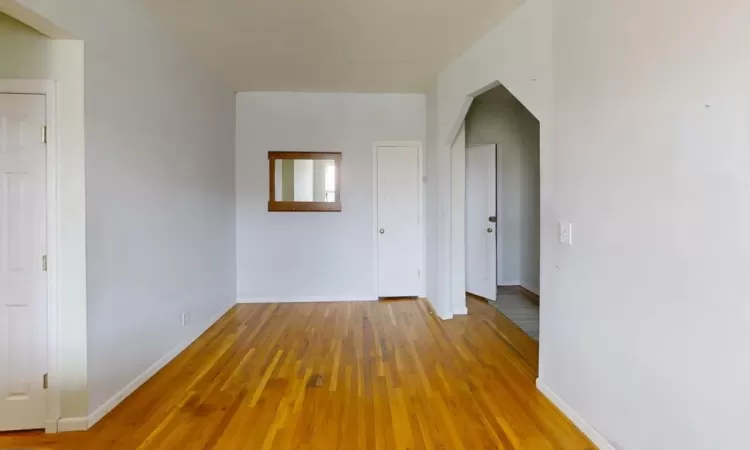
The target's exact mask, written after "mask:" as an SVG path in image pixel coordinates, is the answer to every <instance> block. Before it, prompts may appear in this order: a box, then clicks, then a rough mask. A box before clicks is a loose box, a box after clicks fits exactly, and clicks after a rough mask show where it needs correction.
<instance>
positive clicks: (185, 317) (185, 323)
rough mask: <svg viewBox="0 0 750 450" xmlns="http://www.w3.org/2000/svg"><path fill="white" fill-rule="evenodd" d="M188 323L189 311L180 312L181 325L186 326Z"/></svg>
mask: <svg viewBox="0 0 750 450" xmlns="http://www.w3.org/2000/svg"><path fill="white" fill-rule="evenodd" d="M189 323H190V313H186V312H184V313H182V326H183V327H186V326H187V325H188V324H189Z"/></svg>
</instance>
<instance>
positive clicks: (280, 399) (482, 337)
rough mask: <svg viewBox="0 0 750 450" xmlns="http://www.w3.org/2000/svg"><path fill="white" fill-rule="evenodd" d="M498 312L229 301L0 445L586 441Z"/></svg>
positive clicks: (534, 444)
mask: <svg viewBox="0 0 750 450" xmlns="http://www.w3.org/2000/svg"><path fill="white" fill-rule="evenodd" d="M499 319H501V317H500V314H499V313H497V312H496V311H494V309H493V308H491V307H490V306H489V305H486V304H484V305H482V304H480V303H479V302H475V301H471V302H470V313H469V315H468V316H463V317H459V318H456V319H454V320H451V321H448V322H441V321H440V320H439V319H438V318H436V316H435V315H434V313H433V312H432V311H431V310H430V309H429V307H428V306H427V303H426V302H424V301H420V300H404V301H391V302H373V303H314V304H265V305H237V306H236V307H234V308H233V309H232V310H231V311H230V312H228V313H227V314H226V315H225V316H224V317H222V318H221V319H220V320H219V321H218V322H217V323H216V324H215V325H214V326H213V327H211V328H210V329H209V330H208V331H207V332H206V333H205V334H204V335H203V336H202V337H201V338H200V339H198V340H197V341H196V342H195V343H194V344H193V345H191V346H190V347H189V348H188V349H186V350H185V351H184V352H183V353H182V354H180V355H179V356H178V357H177V358H175V360H174V361H172V362H171V363H170V364H169V365H167V366H166V367H165V368H164V369H163V370H161V371H160V372H159V373H157V374H156V375H155V376H154V377H153V378H152V379H151V380H149V381H148V382H147V383H146V384H144V385H143V386H142V387H141V388H140V389H138V390H137V391H136V392H135V393H133V395H131V396H130V397H129V398H127V399H126V400H125V401H124V402H123V403H122V404H121V405H120V406H118V407H117V408H115V410H114V411H112V413H110V414H109V415H108V416H106V417H105V418H104V419H102V420H101V421H100V422H99V423H98V424H97V425H96V426H95V427H94V428H92V429H91V430H89V431H87V432H83V433H66V434H61V435H48V436H45V435H38V434H22V435H5V436H0V448H7V447H33V448H49V449H71V450H74V449H75V450H78V449H105V448H106V449H325V450H332V449H346V450H350V449H351V450H354V449H384V450H386V449H387V450H391V449H415V450H416V449H459V450H461V449H467V450H468V449H471V450H474V449H534V450H544V449H572V450H577V449H593V448H595V447H594V446H593V445H592V444H591V443H590V442H589V441H588V440H587V439H586V438H585V437H584V436H583V435H582V434H581V433H580V432H579V431H578V430H577V429H576V428H575V427H574V426H573V425H572V424H571V423H570V422H569V421H568V420H567V419H566V418H565V417H564V416H562V415H561V414H560V413H559V412H558V411H557V410H556V409H555V408H554V407H553V406H552V405H551V404H550V403H549V402H548V401H547V400H546V399H545V398H544V397H543V396H542V394H540V393H539V392H538V391H537V390H536V388H535V385H534V381H535V373H536V370H535V369H534V368H533V367H532V366H530V365H529V364H528V363H527V362H526V361H525V360H524V359H523V358H521V357H520V356H519V354H518V353H517V352H516V351H515V350H513V349H512V348H511V346H510V344H509V343H508V342H507V341H506V340H505V339H504V338H503V335H502V334H503V331H502V330H501V327H499V326H498V324H497V323H500V322H498V320H499Z"/></svg>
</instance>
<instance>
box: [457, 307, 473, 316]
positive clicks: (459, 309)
mask: <svg viewBox="0 0 750 450" xmlns="http://www.w3.org/2000/svg"><path fill="white" fill-rule="evenodd" d="M467 314H469V308H467V307H466V306H459V307H457V308H454V309H453V315H454V316H465V315H467Z"/></svg>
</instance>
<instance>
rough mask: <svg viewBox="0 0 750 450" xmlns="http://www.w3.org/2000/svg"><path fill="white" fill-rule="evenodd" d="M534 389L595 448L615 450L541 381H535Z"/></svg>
mask: <svg viewBox="0 0 750 450" xmlns="http://www.w3.org/2000/svg"><path fill="white" fill-rule="evenodd" d="M536 388H537V389H538V390H539V392H541V393H542V394H544V396H545V397H547V399H548V400H549V401H550V402H552V404H553V405H555V406H556V407H557V409H559V410H560V412H562V413H563V414H564V415H565V416H566V417H567V418H568V419H570V421H571V422H573V424H574V425H575V426H577V427H578V429H579V430H581V432H582V433H583V434H585V435H586V437H588V438H589V439H590V440H591V442H593V443H594V445H596V446H597V447H599V449H600V450H616V449H615V447H614V446H613V445H612V444H610V442H609V441H608V440H607V439H606V438H605V437H604V436H602V435H601V434H599V432H598V431H596V428H594V427H593V426H591V424H590V423H588V422H586V420H584V418H583V417H581V416H580V415H578V413H577V412H575V411H574V410H573V408H571V407H570V406H569V405H568V404H567V403H565V401H563V399H561V398H560V397H558V395H557V394H555V393H554V392H553V391H552V389H550V388H549V386H547V385H546V384H544V383H543V382H542V380H541V379H539V378H537V379H536Z"/></svg>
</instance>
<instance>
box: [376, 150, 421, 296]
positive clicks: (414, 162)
mask: <svg viewBox="0 0 750 450" xmlns="http://www.w3.org/2000/svg"><path fill="white" fill-rule="evenodd" d="M420 178H421V177H420V167H419V150H418V148H416V147H378V149H377V203H378V204H377V224H378V226H377V239H378V242H377V243H378V245H377V247H378V295H379V296H380V297H410V296H418V295H419V294H420V291H421V289H420V284H421V283H420V280H421V272H420V267H421V248H422V246H421V242H420V236H421V234H420V215H419V183H420V182H421V179H420Z"/></svg>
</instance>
